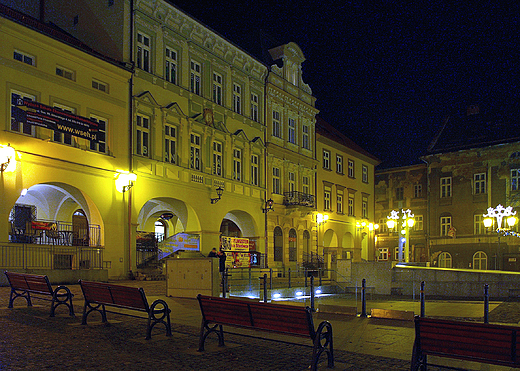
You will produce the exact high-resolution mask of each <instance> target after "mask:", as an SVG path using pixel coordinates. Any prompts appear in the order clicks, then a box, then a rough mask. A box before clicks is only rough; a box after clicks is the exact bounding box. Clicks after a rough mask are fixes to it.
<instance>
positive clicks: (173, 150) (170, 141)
mask: <svg viewBox="0 0 520 371" xmlns="http://www.w3.org/2000/svg"><path fill="white" fill-rule="evenodd" d="M164 161H165V162H169V163H172V164H176V163H177V127H176V126H173V125H164Z"/></svg>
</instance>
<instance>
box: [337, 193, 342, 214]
mask: <svg viewBox="0 0 520 371" xmlns="http://www.w3.org/2000/svg"><path fill="white" fill-rule="evenodd" d="M336 212H337V213H338V214H343V190H341V189H338V190H336Z"/></svg>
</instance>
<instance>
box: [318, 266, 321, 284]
mask: <svg viewBox="0 0 520 371" xmlns="http://www.w3.org/2000/svg"><path fill="white" fill-rule="evenodd" d="M318 277H319V278H320V286H321V268H318Z"/></svg>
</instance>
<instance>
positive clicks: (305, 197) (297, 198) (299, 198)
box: [283, 191, 314, 208]
mask: <svg viewBox="0 0 520 371" xmlns="http://www.w3.org/2000/svg"><path fill="white" fill-rule="evenodd" d="M283 204H284V205H286V206H291V205H296V206H306V207H312V208H313V207H314V195H311V194H308V193H303V192H297V191H292V192H284V194H283Z"/></svg>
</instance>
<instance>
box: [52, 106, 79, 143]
mask: <svg viewBox="0 0 520 371" xmlns="http://www.w3.org/2000/svg"><path fill="white" fill-rule="evenodd" d="M53 107H54V108H57V109H59V110H60V111H63V112H67V113H72V114H75V113H76V109H74V108H72V107H69V106H65V105H63V104H59V103H54V105H53ZM53 140H54V141H55V142H59V143H63V144H69V145H72V135H71V134H69V133H62V132H61V131H58V130H54V135H53Z"/></svg>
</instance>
